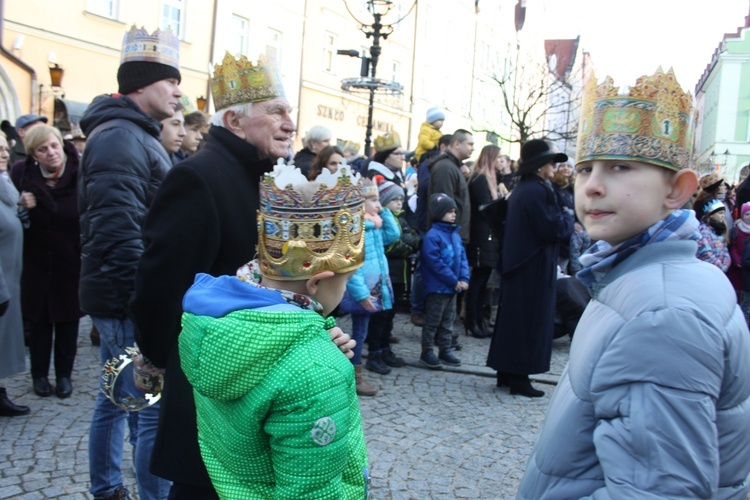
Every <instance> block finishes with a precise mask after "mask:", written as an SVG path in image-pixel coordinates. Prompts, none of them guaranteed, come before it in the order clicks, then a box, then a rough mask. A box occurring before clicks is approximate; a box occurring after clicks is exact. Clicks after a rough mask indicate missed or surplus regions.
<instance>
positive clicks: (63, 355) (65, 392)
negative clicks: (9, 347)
mask: <svg viewBox="0 0 750 500" xmlns="http://www.w3.org/2000/svg"><path fill="white" fill-rule="evenodd" d="M23 142H24V146H25V148H26V152H27V156H26V160H25V161H24V162H23V163H20V164H18V163H17V164H16V165H15V166H14V167H13V169H12V170H11V172H10V177H11V179H12V180H13V183H14V184H15V186H16V188H17V189H18V191H19V192H20V193H21V198H20V203H21V204H22V205H23V206H24V207H26V209H28V211H29V227H27V228H26V229H25V230H24V245H23V274H22V276H21V307H22V310H23V317H24V319H26V320H27V321H28V322H29V325H30V332H29V354H30V359H31V377H32V380H33V385H34V392H35V393H36V394H37V395H38V396H42V397H46V396H49V395H50V394H52V387H51V386H50V383H49V380H48V379H47V377H48V374H49V365H50V356H51V355H52V348H53V345H54V352H55V377H56V379H57V385H56V388H55V393H56V394H57V396H58V397H60V398H67V397H68V396H70V394H71V393H72V391H73V387H72V385H71V381H70V377H71V374H72V373H73V363H74V361H75V356H76V347H77V345H78V320H79V319H80V317H81V316H82V313H81V309H80V305H79V303H78V280H79V278H80V270H81V240H80V234H81V230H80V225H79V222H78V206H77V203H78V190H77V182H78V152H77V150H76V148H75V146H74V145H73V144H72V143H70V142H68V141H63V138H62V136H61V135H60V132H59V131H58V130H57V129H56V128H54V127H50V126H49V125H44V124H42V125H38V126H36V127H34V128H32V129H31V130H29V131H28V132H27V133H26V135H25V137H24V141H23ZM53 332H54V333H53ZM53 338H54V341H53Z"/></svg>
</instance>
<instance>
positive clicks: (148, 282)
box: [131, 54, 295, 499]
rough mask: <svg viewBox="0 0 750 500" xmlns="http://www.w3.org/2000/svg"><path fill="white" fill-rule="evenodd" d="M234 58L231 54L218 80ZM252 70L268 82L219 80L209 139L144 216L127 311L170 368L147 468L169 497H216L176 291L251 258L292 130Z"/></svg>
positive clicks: (276, 97) (281, 105)
mask: <svg viewBox="0 0 750 500" xmlns="http://www.w3.org/2000/svg"><path fill="white" fill-rule="evenodd" d="M237 64H241V62H238V61H236V60H235V59H234V58H233V57H232V56H230V55H229V54H227V55H226V56H225V58H224V61H223V65H222V66H217V68H216V75H217V78H220V75H222V68H227V69H229V68H228V67H229V66H231V67H235V66H236V65H237ZM256 68H257V67H256ZM256 70H257V71H263V72H264V73H265V75H266V76H267V81H268V82H273V84H271V85H263V86H260V85H259V84H257V85H259V86H257V87H255V88H252V89H247V88H244V87H240V88H236V89H231V88H230V87H229V85H226V86H223V84H219V85H217V84H215V86H214V92H213V99H214V104H215V106H216V110H217V112H216V114H215V115H214V116H213V117H212V118H211V125H212V127H211V129H210V130H209V133H208V140H207V142H206V145H205V147H204V148H203V149H201V150H200V151H199V152H197V153H196V154H194V155H192V156H191V157H190V158H188V159H186V160H185V161H183V162H181V163H180V164H179V165H177V166H175V167H174V168H173V169H172V170H171V171H170V172H169V174H168V175H167V177H166V178H165V179H164V182H163V183H162V184H161V186H160V188H159V190H158V192H157V194H156V197H155V199H154V202H153V204H152V206H151V210H150V211H149V214H148V217H147V219H146V222H145V227H144V238H145V243H146V248H145V250H144V253H143V256H142V258H141V262H140V264H139V266H138V271H137V274H136V278H135V294H134V297H133V300H132V302H131V312H132V315H133V319H134V321H135V323H136V325H137V332H136V339H137V340H138V345H139V347H140V349H141V352H142V353H143V355H144V356H145V357H146V358H147V359H148V360H150V362H151V363H152V364H153V365H155V366H156V367H158V368H165V369H166V370H165V378H164V391H163V396H162V399H161V401H160V404H161V414H160V416H159V427H158V432H157V437H156V442H155V445H154V450H153V456H152V461H151V471H152V472H153V473H154V474H157V475H158V476H161V477H164V478H167V479H170V480H172V481H173V483H174V484H173V485H172V490H171V492H170V498H195V499H198V498H200V499H209V498H211V499H214V498H218V496H217V495H216V492H215V491H214V488H213V486H212V484H211V480H210V478H209V476H208V472H207V471H206V467H205V465H204V464H203V460H202V458H201V453H200V448H199V445H198V427H197V422H196V410H195V402H194V399H193V389H192V387H191V386H190V383H189V382H188V381H187V378H186V377H185V374H184V373H183V371H182V368H181V365H180V357H179V348H178V343H177V339H178V336H179V335H180V329H181V327H180V318H181V316H182V297H183V295H184V294H185V292H186V291H187V290H188V288H190V286H191V285H192V284H193V281H194V279H195V275H196V274H197V273H208V274H210V275H212V276H221V275H234V274H235V273H236V271H237V269H238V268H239V267H241V266H242V265H244V264H245V263H246V262H247V261H248V260H250V259H251V258H252V257H253V254H254V252H255V247H256V245H257V243H258V233H257V222H256V216H257V212H258V208H259V203H260V202H259V189H260V188H259V185H260V179H261V176H262V175H263V174H264V173H265V172H269V171H270V170H271V169H272V168H273V165H274V163H275V162H276V160H277V159H278V158H286V157H287V155H288V154H289V148H290V147H291V144H292V135H293V133H294V131H295V125H294V122H293V121H292V117H291V115H290V113H291V111H292V108H291V106H290V105H289V102H288V101H287V99H286V98H285V97H284V91H283V88H282V87H281V83H280V77H279V76H278V74H277V73H275V70H274V69H273V68H270V67H260V68H259V69H256ZM265 81H266V80H264V82H265ZM261 83H263V82H261ZM243 84H244V85H251V83H245V81H244V80H243ZM220 89H223V90H220Z"/></svg>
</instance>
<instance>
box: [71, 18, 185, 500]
mask: <svg viewBox="0 0 750 500" xmlns="http://www.w3.org/2000/svg"><path fill="white" fill-rule="evenodd" d="M179 49H180V42H179V40H178V39H177V38H176V37H175V36H174V35H173V34H172V33H171V32H170V31H160V30H156V32H154V33H153V34H149V33H148V32H147V31H146V30H145V29H143V28H141V29H137V28H136V27H135V26H133V27H132V28H131V29H130V31H129V32H128V33H126V34H125V37H124V39H123V49H122V57H121V59H120V67H119V69H118V71H117V82H118V84H119V89H118V93H117V94H111V95H101V96H98V97H97V98H95V99H94V101H93V102H92V103H91V105H90V106H89V108H88V109H87V110H86V113H85V115H84V116H83V119H82V120H81V127H82V129H83V131H84V133H85V134H86V136H87V137H88V143H87V146H86V154H85V155H84V157H83V160H82V163H81V166H80V169H79V173H78V208H79V211H80V217H81V245H82V266H81V283H80V298H81V309H82V310H83V311H84V312H85V313H87V314H89V315H90V316H91V319H92V321H93V323H94V325H95V326H96V327H97V329H98V330H99V333H100V335H101V356H102V365H103V364H104V363H105V362H106V361H107V360H108V359H111V358H116V357H118V356H120V355H122V354H125V347H132V346H133V344H134V342H135V340H134V326H133V321H132V320H131V319H130V315H129V311H128V302H129V301H130V297H131V295H132V293H133V288H134V277H135V271H136V267H137V265H138V261H139V259H140V256H141V253H142V252H143V247H144V244H143V239H142V235H141V224H142V223H143V221H144V220H145V219H146V213H147V212H148V210H149V207H150V205H151V202H152V200H153V199H154V195H155V193H156V189H157V188H158V187H159V184H161V181H162V180H163V179H164V177H165V176H166V174H167V171H168V170H169V169H170V168H171V165H172V163H171V161H170V159H169V156H168V154H167V152H166V151H165V150H164V148H163V147H162V146H161V144H160V142H159V134H160V132H161V124H160V123H159V122H160V121H161V120H163V119H165V118H168V117H170V116H172V115H173V114H174V112H175V110H176V108H177V103H178V100H179V98H180V97H181V96H182V93H181V92H180V89H179V87H178V85H179V83H180V80H181V75H180V69H179V68H180V65H179ZM121 378H122V379H123V382H122V386H123V387H121V388H118V389H116V390H115V391H113V392H118V394H113V395H114V397H115V399H116V400H117V399H118V397H120V396H121V394H119V392H120V391H123V392H125V391H127V390H129V387H127V385H128V384H131V385H132V384H133V381H132V377H127V376H123V377H121ZM158 408H159V405H158V403H157V404H155V405H153V406H150V407H148V408H146V409H143V410H141V411H140V412H138V413H135V414H133V415H135V416H137V425H135V421H134V419H135V418H136V417H133V416H132V415H131V418H130V420H129V415H128V413H127V412H125V411H124V410H122V409H120V408H119V407H117V406H115V405H114V404H113V403H112V402H111V401H110V400H108V399H107V398H106V397H105V396H104V395H103V394H102V393H100V394H99V395H98V396H97V401H96V406H95V409H94V416H93V419H92V421H91V430H90V435H89V471H90V474H91V494H92V495H93V496H94V498H95V499H105V498H107V499H110V498H111V499H127V498H130V496H129V492H128V490H127V489H126V488H125V487H124V486H123V483H122V474H121V471H120V465H121V462H122V454H123V442H124V436H125V423H126V421H127V422H128V423H129V425H130V442H131V444H132V445H133V446H135V453H134V462H135V463H134V465H135V469H136V479H137V482H138V489H139V493H140V498H148V499H166V498H167V496H168V493H169V486H170V485H169V482H168V481H166V480H164V479H161V478H159V477H157V476H154V475H153V474H151V473H150V472H149V462H150V460H151V450H152V448H153V442H154V437H155V435H156V425H157V422H158V412H159V409H158ZM136 427H137V429H136Z"/></svg>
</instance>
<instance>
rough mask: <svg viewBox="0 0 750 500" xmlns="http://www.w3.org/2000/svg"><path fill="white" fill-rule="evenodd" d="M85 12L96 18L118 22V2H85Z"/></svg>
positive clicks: (101, 0)
mask: <svg viewBox="0 0 750 500" xmlns="http://www.w3.org/2000/svg"><path fill="white" fill-rule="evenodd" d="M86 10H87V11H88V12H91V13H92V14H96V15H97V16H102V17H106V18H108V19H115V20H118V19H119V18H120V0H86ZM107 11H109V12H107Z"/></svg>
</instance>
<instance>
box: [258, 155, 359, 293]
mask: <svg viewBox="0 0 750 500" xmlns="http://www.w3.org/2000/svg"><path fill="white" fill-rule="evenodd" d="M364 244H365V239H364V198H363V196H362V187H361V184H360V178H359V176H358V175H357V174H356V173H354V172H352V171H351V170H350V168H349V167H348V166H346V165H342V166H341V167H340V168H339V169H338V170H337V171H336V173H331V172H330V171H329V170H328V169H323V172H322V173H321V174H320V175H318V177H317V178H316V179H315V181H314V182H309V181H308V180H307V178H306V177H305V176H304V175H303V174H302V172H300V170H299V169H298V168H297V167H295V166H294V165H293V164H289V165H287V164H285V163H284V160H283V159H279V161H278V163H277V165H276V167H275V168H274V170H273V172H272V173H269V174H266V175H265V176H264V177H263V179H262V180H261V183H260V210H258V260H259V261H260V273H261V274H262V275H263V276H266V277H268V278H272V279H276V280H282V281H293V280H295V281H296V280H304V279H308V278H310V277H312V276H314V275H315V274H318V273H320V272H323V271H333V272H335V273H345V272H348V271H352V270H354V269H357V268H358V267H359V266H361V265H362V263H363V262H364V260H365V246H364Z"/></svg>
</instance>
